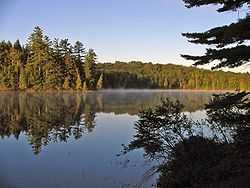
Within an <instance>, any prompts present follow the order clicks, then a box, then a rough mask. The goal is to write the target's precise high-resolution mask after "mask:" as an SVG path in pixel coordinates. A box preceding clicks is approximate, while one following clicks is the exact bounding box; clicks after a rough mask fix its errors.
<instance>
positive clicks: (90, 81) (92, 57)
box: [84, 49, 96, 89]
mask: <svg viewBox="0 0 250 188" xmlns="http://www.w3.org/2000/svg"><path fill="white" fill-rule="evenodd" d="M95 61H96V53H95V51H94V50H93V49H89V51H88V53H87V54H86V56H85V59H84V70H85V78H86V84H87V88H88V89H95V74H96V67H95Z"/></svg>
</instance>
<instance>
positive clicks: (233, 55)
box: [182, 45, 250, 69]
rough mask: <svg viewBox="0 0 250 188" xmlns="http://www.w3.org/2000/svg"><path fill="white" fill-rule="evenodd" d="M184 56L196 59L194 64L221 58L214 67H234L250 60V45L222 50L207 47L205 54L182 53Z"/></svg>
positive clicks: (188, 58)
mask: <svg viewBox="0 0 250 188" xmlns="http://www.w3.org/2000/svg"><path fill="white" fill-rule="evenodd" d="M182 57H184V58H185V59H187V60H193V61H195V63H194V65H205V64H209V63H211V62H213V61H215V60H219V62H220V63H218V64H217V65H216V66H214V67H212V69H218V68H223V67H229V68H234V67H239V66H241V65H243V64H246V63H248V62H249V60H250V46H245V45H241V46H237V47H232V48H225V49H221V50H217V49H207V52H206V54H205V55H204V56H190V55H182Z"/></svg>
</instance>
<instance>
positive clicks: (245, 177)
mask: <svg viewBox="0 0 250 188" xmlns="http://www.w3.org/2000/svg"><path fill="white" fill-rule="evenodd" d="M249 97H250V96H249V93H246V92H238V93H226V94H218V95H214V97H213V98H212V100H211V101H210V102H209V103H208V104H207V105H206V110H207V116H208V119H207V118H205V119H203V120H201V121H200V122H195V121H193V120H192V119H190V118H186V117H185V115H184V114H183V113H181V110H180V109H181V108H182V105H181V104H180V103H179V102H171V101H170V100H169V99H166V100H165V101H163V102H162V104H161V105H159V106H156V107H155V108H154V109H148V110H144V111H142V113H141V114H140V115H139V120H138V121H137V123H136V124H135V129H136V134H135V135H134V139H133V140H132V141H131V142H130V144H129V145H128V146H126V147H125V148H124V150H123V152H124V153H127V152H128V151H131V150H134V149H139V148H143V149H144V152H145V156H146V157H149V158H150V159H152V160H157V161H158V162H159V163H160V165H159V166H156V171H157V172H159V173H160V178H159V181H158V186H159V187H161V188H165V187H166V188H167V187H168V188H182V187H192V188H199V187H205V188H210V187H215V188H221V187H223V188H229V187H243V188H247V187H248V186H249V178H250V174H249V168H250V160H249V159H250V153H249V150H250V148H249V143H250V139H249V137H250V135H249V134H250V129H249V127H250V122H249V120H250V118H249V109H250V105H249V104H250V99H249ZM204 123H206V125H207V126H209V127H211V128H212V130H213V128H215V127H216V128H217V130H219V131H217V132H218V133H219V134H221V136H222V137H230V135H226V134H225V130H226V129H227V130H230V133H231V136H232V140H231V141H230V142H229V141H228V140H229V138H227V139H219V138H218V136H219V135H218V136H212V137H204V136H203V134H202V133H201V135H195V134H194V133H195V131H194V130H195V129H196V128H198V127H200V126H202V125H204Z"/></svg>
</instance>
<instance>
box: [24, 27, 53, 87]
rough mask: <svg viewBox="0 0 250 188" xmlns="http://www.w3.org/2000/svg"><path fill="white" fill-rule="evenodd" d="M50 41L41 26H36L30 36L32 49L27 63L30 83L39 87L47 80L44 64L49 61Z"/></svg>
mask: <svg viewBox="0 0 250 188" xmlns="http://www.w3.org/2000/svg"><path fill="white" fill-rule="evenodd" d="M48 45H49V44H48V41H46V38H45V37H44V35H43V31H42V29H41V28H40V27H35V29H34V31H33V33H32V34H31V35H30V37H29V41H28V49H29V51H30V55H29V58H28V60H27V65H26V67H25V68H26V73H27V75H28V79H29V84H30V85H31V86H34V87H35V88H37V89H42V88H43V84H44V81H45V72H44V71H43V69H44V65H45V64H46V63H48V61H49V58H50V57H49V46H48Z"/></svg>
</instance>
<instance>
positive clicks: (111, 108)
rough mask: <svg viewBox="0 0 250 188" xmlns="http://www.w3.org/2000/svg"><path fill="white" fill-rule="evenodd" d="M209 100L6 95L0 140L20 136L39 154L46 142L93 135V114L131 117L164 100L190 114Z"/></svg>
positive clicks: (195, 96)
mask: <svg viewBox="0 0 250 188" xmlns="http://www.w3.org/2000/svg"><path fill="white" fill-rule="evenodd" d="M210 96H211V94H210V93H202V92H201V93H189V92H179V91H176V92H173V91H172V92H164V91H160V92H159V91H158V92H141V91H126V92H124V91H122V92H120V91H115V92H112V91H103V92H95V93H88V94H81V93H70V92H67V93H23V92H20V93H18V92H6V93H1V95H0V136H1V137H2V138H5V137H9V136H11V135H14V136H15V138H16V139H18V138H19V136H20V134H21V133H24V134H25V135H26V136H27V140H28V142H29V144H30V145H32V148H33V151H34V154H39V153H40V152H41V149H42V146H45V145H48V144H49V143H50V142H67V140H68V139H69V138H70V137H73V138H74V139H79V138H81V137H82V136H83V135H84V134H88V133H90V132H92V131H94V129H95V126H96V123H95V117H96V113H97V112H105V113H110V112H113V113H115V114H123V113H128V114H131V115H134V114H137V113H138V111H139V110H141V109H142V108H145V107H149V106H154V105H156V104H159V103H160V100H161V99H162V98H165V97H170V98H177V99H179V100H180V101H182V102H183V103H184V104H185V106H186V108H185V109H184V111H189V112H192V111H197V110H199V109H202V108H203V107H204V106H203V105H204V102H205V101H208V100H209V98H210Z"/></svg>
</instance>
